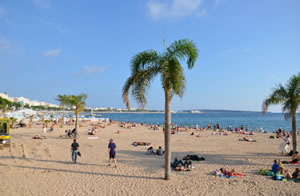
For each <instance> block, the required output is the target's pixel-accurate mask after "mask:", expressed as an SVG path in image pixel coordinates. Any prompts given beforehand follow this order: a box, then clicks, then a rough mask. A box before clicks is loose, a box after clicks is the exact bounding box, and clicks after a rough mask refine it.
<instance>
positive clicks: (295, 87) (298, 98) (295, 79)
mask: <svg viewBox="0 0 300 196" xmlns="http://www.w3.org/2000/svg"><path fill="white" fill-rule="evenodd" d="M272 104H282V105H283V107H282V112H284V113H285V115H284V117H285V119H286V120H287V119H290V118H292V136H293V151H294V152H296V151H297V121H296V112H297V110H298V107H299V104H300V73H299V74H298V75H293V76H292V77H291V78H290V80H289V81H288V83H287V84H286V85H285V87H284V86H282V84H279V85H278V86H277V87H276V88H274V90H273V92H272V94H271V95H270V96H269V97H268V98H267V99H265V100H264V102H263V105H262V110H263V114H265V113H266V112H267V110H268V107H269V105H272Z"/></svg>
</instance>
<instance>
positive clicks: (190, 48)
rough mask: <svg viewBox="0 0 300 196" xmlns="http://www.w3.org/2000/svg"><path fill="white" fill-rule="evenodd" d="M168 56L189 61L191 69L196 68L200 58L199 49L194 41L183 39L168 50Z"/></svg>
mask: <svg viewBox="0 0 300 196" xmlns="http://www.w3.org/2000/svg"><path fill="white" fill-rule="evenodd" d="M167 55H168V56H170V57H171V58H178V59H179V60H185V59H187V62H186V63H187V65H188V68H189V69H192V68H193V67H194V64H195V62H196V60H197V58H198V49H197V47H196V45H195V44H194V42H193V41H190V40H187V39H183V40H178V41H175V42H174V43H172V44H171V46H170V47H168V48H167Z"/></svg>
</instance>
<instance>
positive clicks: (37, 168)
mask: <svg viewBox="0 0 300 196" xmlns="http://www.w3.org/2000/svg"><path fill="white" fill-rule="evenodd" d="M0 166H7V167H15V168H22V169H34V170H41V171H54V172H66V173H75V174H87V175H94V176H110V177H122V178H139V179H152V180H163V178H158V177H149V176H129V175H118V174H109V173H98V172H87V171H78V170H66V169H54V168H44V167H31V166H21V165H6V164H2V163H0Z"/></svg>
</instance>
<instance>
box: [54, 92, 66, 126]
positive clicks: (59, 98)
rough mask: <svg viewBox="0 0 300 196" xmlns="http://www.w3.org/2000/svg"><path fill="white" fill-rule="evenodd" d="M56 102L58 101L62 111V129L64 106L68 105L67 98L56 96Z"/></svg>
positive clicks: (62, 124)
mask: <svg viewBox="0 0 300 196" xmlns="http://www.w3.org/2000/svg"><path fill="white" fill-rule="evenodd" d="M56 100H57V101H59V103H60V108H61V109H62V110H63V114H62V117H61V119H62V123H61V127H63V126H64V122H65V106H66V105H67V104H68V96H67V95H57V98H56Z"/></svg>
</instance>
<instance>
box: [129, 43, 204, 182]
mask: <svg viewBox="0 0 300 196" xmlns="http://www.w3.org/2000/svg"><path fill="white" fill-rule="evenodd" d="M197 57H198V50H197V48H196V45H195V44H194V43H193V42H192V41H189V40H179V41H175V42H174V43H172V44H171V45H170V46H169V47H168V48H167V49H165V52H164V53H163V54H159V53H158V52H156V51H154V50H147V51H144V52H141V53H138V54H137V55H135V56H134V57H133V58H132V60H131V65H130V66H131V76H130V77H129V78H128V79H127V81H126V83H125V85H124V87H123V100H124V102H125V103H126V106H127V108H128V109H130V104H129V99H128V95H129V90H130V88H131V89H132V94H133V96H134V98H135V99H136V100H137V102H138V103H139V104H140V106H141V107H142V108H144V106H145V104H146V103H147V101H146V96H145V93H146V90H147V88H148V87H149V85H150V83H151V81H152V80H153V78H154V77H155V76H156V75H158V74H160V76H161V84H162V88H163V90H164V94H165V151H166V154H165V180H169V179H170V178H171V167H170V165H171V149H170V138H171V131H170V126H171V99H172V95H174V94H175V95H178V96H179V97H182V96H183V93H184V89H185V77H184V73H183V68H182V66H181V61H182V60H187V61H186V63H187V66H188V68H189V69H192V68H193V67H194V64H195V61H196V59H197Z"/></svg>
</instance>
